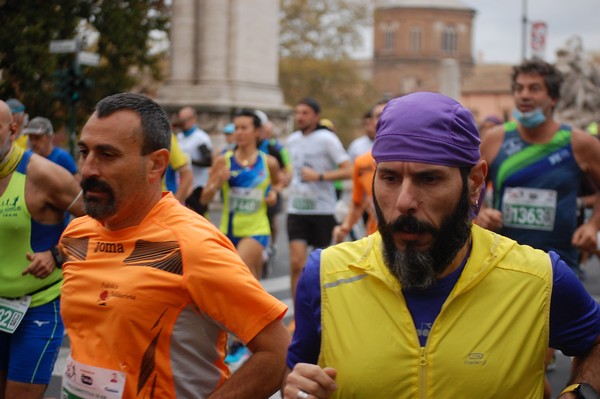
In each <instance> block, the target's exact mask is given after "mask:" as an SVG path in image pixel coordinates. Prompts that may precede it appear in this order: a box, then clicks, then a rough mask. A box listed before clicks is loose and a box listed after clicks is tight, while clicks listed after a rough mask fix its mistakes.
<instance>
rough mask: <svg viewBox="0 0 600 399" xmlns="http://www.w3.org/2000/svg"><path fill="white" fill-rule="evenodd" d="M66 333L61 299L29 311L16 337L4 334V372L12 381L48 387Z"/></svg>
mask: <svg viewBox="0 0 600 399" xmlns="http://www.w3.org/2000/svg"><path fill="white" fill-rule="evenodd" d="M64 331H65V327H64V325H63V322H62V319H61V317H60V299H59V298H56V299H55V300H53V301H50V302H48V303H46V304H44V305H41V306H36V307H35V308H29V309H28V310H27V313H25V317H24V318H23V320H22V321H21V324H19V327H17V330H16V331H15V332H14V333H13V334H8V333H5V332H0V370H3V371H4V370H8V372H7V377H8V380H10V381H16V382H23V383H27V384H48V383H49V382H50V379H51V378H52V370H53V369H54V363H55V362H56V357H57V356H58V351H59V350H60V345H61V344H62V340H63V334H64Z"/></svg>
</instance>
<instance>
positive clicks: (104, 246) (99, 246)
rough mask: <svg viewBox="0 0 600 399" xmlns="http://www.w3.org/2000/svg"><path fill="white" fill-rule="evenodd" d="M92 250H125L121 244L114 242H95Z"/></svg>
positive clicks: (111, 251)
mask: <svg viewBox="0 0 600 399" xmlns="http://www.w3.org/2000/svg"><path fill="white" fill-rule="evenodd" d="M94 252H108V253H113V254H122V253H124V252H125V249H124V248H123V244H115V243H114V242H97V243H96V248H94Z"/></svg>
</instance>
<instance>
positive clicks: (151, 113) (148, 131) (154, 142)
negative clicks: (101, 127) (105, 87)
mask: <svg viewBox="0 0 600 399" xmlns="http://www.w3.org/2000/svg"><path fill="white" fill-rule="evenodd" d="M121 110H130V111H134V112H135V113H137V114H138V115H139V116H140V119H141V127H142V131H141V133H142V155H147V154H149V153H151V152H153V151H156V150H160V149H162V148H166V149H167V150H170V149H171V125H170V123H169V118H168V117H167V113H166V112H165V111H164V110H163V109H162V108H161V106H160V105H158V104H157V103H156V102H154V101H153V100H152V99H150V98H149V97H146V96H144V95H142V94H135V93H119V94H114V95H112V96H108V97H105V98H103V99H102V100H100V101H99V102H98V104H96V107H95V111H96V115H97V116H98V118H105V117H107V116H110V115H112V114H113V113H115V112H117V111H121Z"/></svg>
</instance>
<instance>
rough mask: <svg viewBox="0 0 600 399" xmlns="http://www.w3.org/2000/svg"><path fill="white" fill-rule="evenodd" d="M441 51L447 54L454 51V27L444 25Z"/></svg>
mask: <svg viewBox="0 0 600 399" xmlns="http://www.w3.org/2000/svg"><path fill="white" fill-rule="evenodd" d="M442 51H443V52H445V53H449V54H454V53H456V29H454V26H451V25H446V26H445V27H444V30H443V31H442Z"/></svg>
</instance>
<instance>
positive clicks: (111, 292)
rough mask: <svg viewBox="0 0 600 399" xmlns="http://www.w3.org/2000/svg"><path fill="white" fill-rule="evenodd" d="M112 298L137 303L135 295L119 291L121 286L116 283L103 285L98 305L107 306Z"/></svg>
mask: <svg viewBox="0 0 600 399" xmlns="http://www.w3.org/2000/svg"><path fill="white" fill-rule="evenodd" d="M111 298H120V299H129V300H132V301H135V295H131V294H127V293H125V292H123V291H119V285H118V284H116V283H106V282H104V283H102V291H101V292H100V294H99V295H98V305H100V306H107V302H108V301H109V300H110V299H111Z"/></svg>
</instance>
